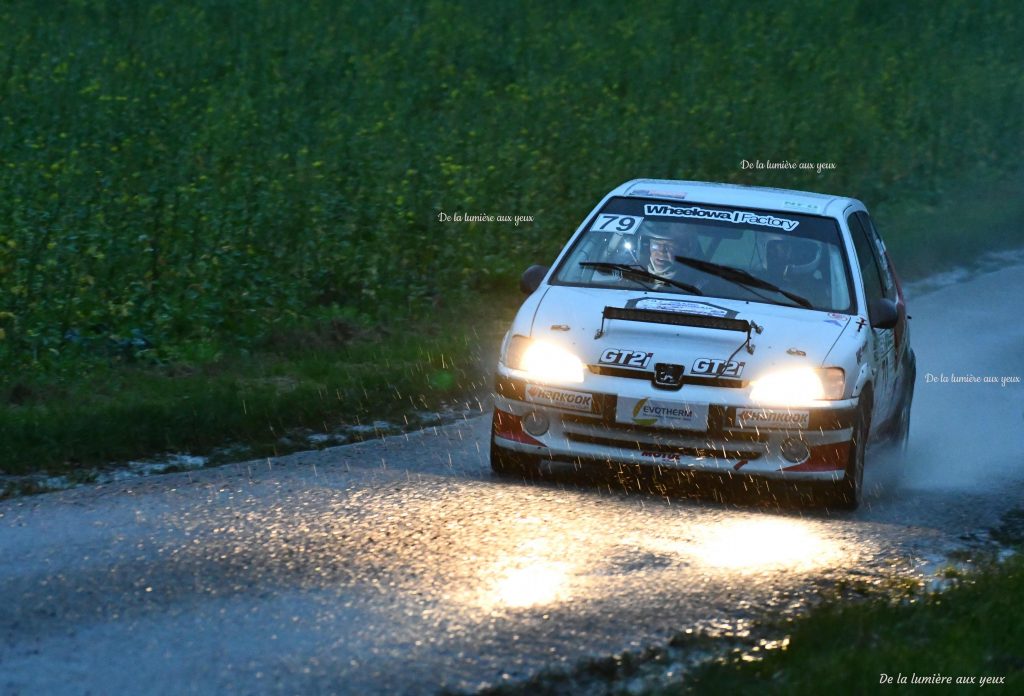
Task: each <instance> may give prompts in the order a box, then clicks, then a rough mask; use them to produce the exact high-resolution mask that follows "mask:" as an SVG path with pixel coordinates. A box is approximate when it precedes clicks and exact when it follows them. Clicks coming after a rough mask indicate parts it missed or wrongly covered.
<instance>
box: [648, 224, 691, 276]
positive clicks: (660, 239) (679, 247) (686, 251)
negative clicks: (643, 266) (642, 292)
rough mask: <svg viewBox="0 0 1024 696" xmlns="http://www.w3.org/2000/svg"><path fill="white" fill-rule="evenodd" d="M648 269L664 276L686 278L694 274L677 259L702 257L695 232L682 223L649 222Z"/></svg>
mask: <svg viewBox="0 0 1024 696" xmlns="http://www.w3.org/2000/svg"><path fill="white" fill-rule="evenodd" d="M647 251H648V261H647V270H648V271H650V272H651V273H654V274H656V275H659V276H662V277H663V278H670V279H672V280H685V279H687V278H688V276H690V275H692V274H691V273H689V272H688V271H687V267H686V266H684V265H683V264H681V263H679V262H677V261H676V256H688V257H691V258H692V257H698V258H699V257H700V244H699V243H698V242H697V238H696V236H695V235H694V234H692V233H688V232H687V231H686V230H684V229H682V226H681V225H672V224H668V223H661V222H656V223H648V225H647Z"/></svg>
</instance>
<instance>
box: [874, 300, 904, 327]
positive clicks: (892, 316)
mask: <svg viewBox="0 0 1024 696" xmlns="http://www.w3.org/2000/svg"><path fill="white" fill-rule="evenodd" d="M868 316H869V317H870V318H871V328H873V329H891V328H893V327H895V326H896V322H898V321H899V319H900V312H899V310H898V309H897V308H896V303H895V302H893V301H892V300H888V299H886V298H884V297H883V298H882V299H880V300H872V301H871V302H870V303H869V304H868Z"/></svg>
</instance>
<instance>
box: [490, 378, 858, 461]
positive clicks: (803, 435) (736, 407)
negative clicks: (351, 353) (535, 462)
mask: <svg viewBox="0 0 1024 696" xmlns="http://www.w3.org/2000/svg"><path fill="white" fill-rule="evenodd" d="M530 386H531V385H530V383H528V382H526V381H525V380H522V379H519V378H516V377H510V376H507V375H499V376H498V378H497V382H496V384H495V391H496V394H495V412H494V423H493V434H494V443H495V445H497V446H498V447H502V448H505V449H508V450H514V451H517V452H521V453H524V454H534V455H538V456H540V457H542V458H544V459H553V460H572V461H577V460H594V461H599V462H619V463H628V464H646V465H652V464H653V465H656V466H659V467H666V468H676V469H688V470H699V471H717V472H736V473H741V474H750V475H755V476H759V477H765V478H776V479H786V480H826V481H838V480H841V479H842V478H843V476H844V472H845V468H846V464H847V459H848V456H849V451H850V446H849V444H850V440H851V438H852V436H853V426H854V422H855V419H856V417H857V400H856V399H852V400H846V401H836V402H828V404H827V405H824V406H820V407H819V406H815V407H812V408H802V409H797V410H795V411H800V412H808V413H807V417H806V422H805V423H803V422H801V424H800V427H797V426H782V425H768V426H761V425H758V426H755V425H753V424H751V423H750V422H744V421H742V420H740V419H738V418H737V414H738V413H743V412H745V410H746V409H749V408H750V407H749V405H745V404H743V403H742V402H741V401H740V400H738V396H739V395H738V394H736V393H735V390H715V389H712V388H700V389H695V390H693V391H691V392H690V393H687V390H686V388H684V389H683V390H681V391H679V392H675V393H673V394H672V395H665V396H664V398H665V399H669V400H677V401H680V402H686V401H701V402H703V403H706V404H707V427H706V429H704V428H703V427H702V428H701V429H697V430H687V429H684V428H679V427H672V428H667V427H653V426H646V425H637V424H635V423H630V422H621V421H622V419H621V417H620V418H617V417H616V413H617V408H616V404H617V400H618V399H619V398H620V397H619V396H618V395H616V394H603V393H597V392H587V393H588V394H589V395H590V397H591V398H590V399H589V400H586V401H584V400H580V402H579V403H576V404H569V405H568V406H567V407H558V406H553V405H549V404H538V403H531V402H530V401H528V399H527V395H526V390H527V388H528V387H530ZM726 391H728V392H730V393H728V394H726V393H723V392H726ZM716 392H717V393H716ZM654 396H658V397H661V395H654ZM716 397H717V399H716ZM715 401H718V402H719V403H715ZM588 404H589V409H586V408H584V406H586V405H588ZM524 419H525V420H526V423H525V425H524ZM538 424H546V429H545V428H544V427H542V426H539V425H538ZM701 425H702V426H703V423H702V424H701Z"/></svg>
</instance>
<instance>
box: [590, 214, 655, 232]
mask: <svg viewBox="0 0 1024 696" xmlns="http://www.w3.org/2000/svg"><path fill="white" fill-rule="evenodd" d="M643 221H644V219H643V216H640V215H612V214H611V213H601V214H600V215H598V216H597V219H596V220H594V224H593V225H591V226H590V230H588V231H590V232H594V231H596V232H621V233H623V234H633V233H634V232H636V231H637V229H638V228H639V227H640V223H641V222H643Z"/></svg>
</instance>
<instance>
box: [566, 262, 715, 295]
mask: <svg viewBox="0 0 1024 696" xmlns="http://www.w3.org/2000/svg"><path fill="white" fill-rule="evenodd" d="M580 265H581V266H583V267H584V268H597V269H600V270H603V271H618V272H619V273H621V274H622V275H631V276H635V277H637V278H646V279H647V280H656V281H658V282H659V283H665V284H666V285H671V286H672V287H674V288H679V289H680V290H685V291H686V292H688V293H690V294H691V295H703V294H704V293H702V292H701V291H700V288H698V287H695V286H693V285H690V284H689V283H683V282H682V281H678V280H673V279H671V278H666V277H664V276H660V275H658V274H657V273H651V272H650V271H648V270H647V269H645V268H640V266H630V265H629V264H626V263H613V262H611V261H580Z"/></svg>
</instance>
